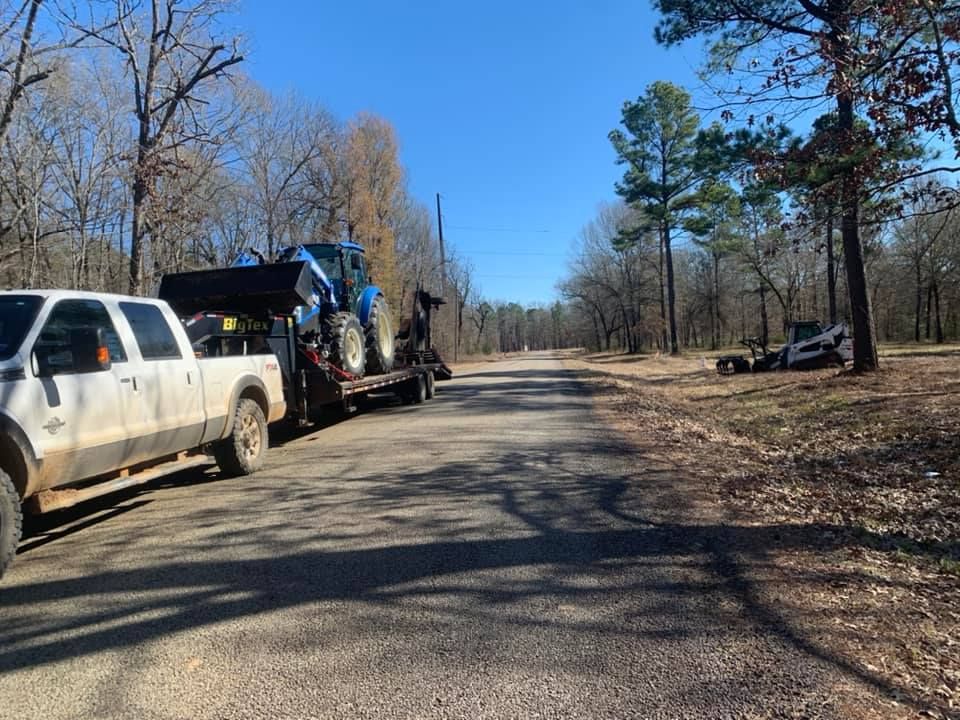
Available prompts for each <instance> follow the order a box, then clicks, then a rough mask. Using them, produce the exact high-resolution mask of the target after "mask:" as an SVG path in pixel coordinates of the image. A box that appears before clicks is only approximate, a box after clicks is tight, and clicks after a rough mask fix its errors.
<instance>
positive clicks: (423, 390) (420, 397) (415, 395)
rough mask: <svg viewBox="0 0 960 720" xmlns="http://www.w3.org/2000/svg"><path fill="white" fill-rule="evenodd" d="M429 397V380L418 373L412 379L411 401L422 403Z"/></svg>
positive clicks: (415, 403) (416, 403)
mask: <svg viewBox="0 0 960 720" xmlns="http://www.w3.org/2000/svg"><path fill="white" fill-rule="evenodd" d="M426 399H427V381H426V380H425V379H424V377H423V375H417V377H415V378H414V379H413V380H411V381H410V402H412V403H413V404H414V405H420V404H421V403H423V402H425V401H426Z"/></svg>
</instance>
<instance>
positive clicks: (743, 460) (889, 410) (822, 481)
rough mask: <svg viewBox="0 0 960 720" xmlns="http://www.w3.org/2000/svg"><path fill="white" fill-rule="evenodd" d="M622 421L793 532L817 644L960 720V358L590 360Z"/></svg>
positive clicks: (746, 517)
mask: <svg viewBox="0 0 960 720" xmlns="http://www.w3.org/2000/svg"><path fill="white" fill-rule="evenodd" d="M568 362H569V363H570V365H571V366H573V367H577V368H579V369H581V370H584V371H586V374H588V375H589V376H590V377H592V378H594V380H595V381H596V383H597V384H596V388H597V398H598V402H599V403H600V404H601V406H603V407H604V408H606V410H607V411H608V412H609V413H610V415H611V417H613V418H615V422H616V423H617V424H618V425H619V426H620V427H621V428H622V429H624V430H625V431H626V432H627V433H628V434H629V435H631V436H632V437H633V438H634V439H635V440H636V441H637V442H639V443H641V444H642V445H643V447H644V448H645V451H646V452H648V453H652V454H656V455H657V456H659V458H660V459H662V460H665V461H667V462H669V463H671V464H673V465H674V466H675V467H677V468H678V470H682V471H683V473H684V474H686V475H687V476H689V477H694V478H699V479H700V481H701V482H702V486H703V487H704V488H707V489H709V491H710V492H711V493H712V494H713V498H714V500H715V502H717V503H718V504H720V505H722V506H723V507H724V508H726V510H727V511H728V512H729V513H730V514H731V517H735V518H736V521H737V522H738V523H744V524H747V525H750V524H754V525H763V526H771V525H775V524H781V525H782V526H783V527H784V528H792V529H794V530H793V531H794V532H796V533H800V534H801V535H802V538H803V542H802V543H800V544H785V545H784V547H780V548H770V555H771V557H773V558H774V559H775V560H776V562H777V564H778V565H779V566H780V567H781V568H786V569H787V570H789V571H791V572H792V573H793V575H792V577H793V578H794V579H795V582H793V583H792V584H791V587H790V599H789V604H790V605H791V607H792V608H793V612H792V615H793V617H794V618H795V619H796V621H797V623H798V624H799V625H800V626H802V628H803V630H804V632H805V634H806V635H807V637H808V638H810V639H811V640H813V641H815V642H816V643H818V644H820V645H821V646H822V647H824V648H828V649H829V650H830V651H831V652H835V653H837V654H838V656H840V657H842V658H844V659H845V660H846V661H848V662H850V663H851V667H852V668H854V670H853V671H854V672H855V674H860V675H861V676H862V677H863V678H867V679H868V680H869V679H872V680H873V681H875V682H874V684H876V685H878V686H880V687H883V688H885V689H886V692H887V695H888V696H889V697H890V699H891V702H892V703H893V704H894V705H896V706H897V707H899V708H901V710H902V709H904V708H912V709H913V710H915V711H918V712H920V711H922V712H923V713H925V716H927V717H960V354H957V353H956V352H946V353H939V354H938V353H929V352H917V353H915V354H914V353H905V354H900V355H898V356H896V357H887V358H884V359H883V362H882V368H881V370H879V371H877V372H874V373H869V374H863V375H856V374H853V373H850V372H838V371H837V370H819V371H810V372H803V373H801V372H780V373H768V374H756V375H753V374H745V375H729V376H721V375H717V374H716V373H715V372H714V371H713V363H712V361H711V360H707V359H706V358H659V357H653V356H622V355H621V356H612V355H594V356H583V357H580V358H578V359H573V360H569V361H568Z"/></svg>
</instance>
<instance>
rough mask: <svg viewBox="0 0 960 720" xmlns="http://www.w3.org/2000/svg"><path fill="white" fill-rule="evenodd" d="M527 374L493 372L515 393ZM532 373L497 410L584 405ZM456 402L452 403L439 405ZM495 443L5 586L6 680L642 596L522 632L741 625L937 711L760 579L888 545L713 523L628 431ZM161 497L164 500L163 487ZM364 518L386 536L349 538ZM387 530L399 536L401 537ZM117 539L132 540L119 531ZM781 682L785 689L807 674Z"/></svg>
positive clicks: (683, 631) (211, 518)
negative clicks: (129, 656) (303, 619)
mask: <svg viewBox="0 0 960 720" xmlns="http://www.w3.org/2000/svg"><path fill="white" fill-rule="evenodd" d="M515 375H516V374H515V373H503V374H502V375H497V374H495V373H493V374H490V373H484V376H486V377H491V376H496V377H498V378H499V379H500V380H502V381H504V380H507V379H508V378H510V377H514V376H515ZM520 378H521V379H520V380H517V381H509V382H499V383H497V384H496V388H498V390H497V394H499V395H500V397H501V404H500V405H499V407H503V403H502V398H503V395H502V394H503V393H512V394H515V395H516V397H513V398H512V399H511V400H510V408H511V410H513V409H515V408H516V407H522V406H523V405H524V403H528V404H529V405H530V406H531V407H533V406H535V405H536V403H537V402H538V400H537V398H536V397H534V395H536V393H538V392H539V393H544V392H550V393H553V394H555V396H556V397H559V398H561V400H560V403H561V406H562V405H563V403H570V404H571V406H572V407H573V408H574V409H575V408H576V407H579V408H580V409H581V410H583V409H585V408H586V407H587V406H588V400H586V399H585V395H586V392H585V390H584V389H583V387H582V386H580V385H579V383H578V382H577V376H576V375H575V374H573V373H570V372H568V371H537V372H536V373H535V374H531V375H529V376H526V375H521V376H520ZM531 383H532V385H533V387H531ZM448 387H449V390H448V392H447V393H446V395H447V396H449V400H448V401H447V402H448V408H449V411H451V412H452V411H453V410H454V409H455V408H457V407H460V408H462V407H463V406H464V404H465V403H469V404H470V405H471V407H474V406H475V404H476V403H485V402H488V403H490V408H489V411H491V412H493V411H495V410H496V407H497V404H496V399H495V397H493V396H491V397H489V398H488V397H486V390H484V389H483V386H481V387H476V386H472V385H465V386H456V385H451V386H448ZM491 387H493V386H491ZM494 395H495V394H494ZM540 402H541V404H542V400H541V401H540ZM448 408H444V407H442V406H441V405H439V404H438V405H437V406H436V407H435V409H434V411H435V412H438V413H442V412H447V411H448ZM486 442H487V444H483V443H482V442H481V443H480V444H479V445H478V446H477V447H475V448H474V451H473V453H472V454H471V456H470V457H467V458H464V459H460V460H457V461H453V462H446V463H443V464H440V465H438V466H428V467H423V468H420V469H410V470H406V471H404V472H402V473H400V472H393V473H391V472H383V471H377V472H373V471H370V472H368V473H359V472H358V473H356V474H354V475H352V476H351V477H349V478H337V479H336V480H335V481H334V480H329V481H323V480H321V479H320V478H317V479H316V480H314V481H305V479H304V478H303V477H302V476H294V475H291V476H290V477H285V476H282V475H280V476H275V477H272V478H271V479H270V482H269V483H261V484H259V485H256V486H251V484H250V482H249V481H228V482H224V483H222V484H220V483H218V485H217V486H215V490H213V489H211V491H215V492H216V493H217V494H218V495H219V496H220V499H221V503H220V505H219V507H217V508H215V509H207V508H204V507H203V504H202V503H197V507H196V508H195V509H193V510H192V511H190V513H189V518H188V519H189V524H190V525H191V526H192V527H193V528H195V529H196V531H197V533H198V537H195V538H191V539H190V542H189V544H188V545H186V546H184V547H183V548H182V551H183V552H182V557H183V558H184V559H182V560H176V561H170V560H164V561H157V562H144V564H143V565H142V566H138V567H135V568H129V569H113V568H105V569H103V570H99V571H95V572H87V573H85V574H82V575H77V576H70V577H64V578H57V579H49V580H39V581H30V582H22V583H19V584H11V585H9V586H8V587H3V588H2V589H0V608H2V611H3V613H4V615H5V616H7V617H12V616H17V617H18V619H19V620H18V622H16V623H10V624H9V625H8V626H5V627H4V628H3V629H0V674H2V673H9V672H13V671H16V670H21V669H25V668H30V667H35V666H38V665H45V664H51V663H56V662H59V661H62V660H65V659H68V658H76V657H84V656H91V655H94V654H96V653H99V652H102V651H105V650H110V649H116V648H121V647H127V646H133V645H137V644H140V643H144V642H148V641H150V640H153V639H156V638H161V637H164V636H167V635H170V634H173V633H183V632H188V631H192V630H196V629H198V628H202V627H206V626H211V625H215V624H221V623H223V622H225V621H229V620H232V619H236V618H242V617H249V616H254V615H262V614H268V613H275V612H278V611H282V610H285V609H290V608H297V607H306V606H314V605H316V604H318V603H319V604H323V603H332V604H335V603H343V602H351V603H360V604H364V605H368V606H371V607H376V608H390V607H395V606H405V605H406V604H409V603H411V602H414V603H429V606H430V608H431V610H432V611H433V612H435V613H437V614H439V615H441V616H443V617H445V618H448V619H449V620H450V621H451V622H462V621H464V620H465V619H472V620H476V621H482V622H485V623H502V622H507V620H505V618H506V617H508V616H510V613H511V612H512V608H514V607H516V605H517V603H519V602H520V601H523V600H529V599H531V598H538V599H547V598H549V599H550V600H551V602H552V603H554V604H556V603H559V604H562V605H570V606H573V607H580V606H582V607H583V608H585V609H589V607H590V606H592V605H594V604H599V603H600V602H601V601H602V599H603V598H604V597H605V598H608V599H609V598H610V597H617V598H626V599H628V600H629V602H627V605H626V608H625V610H624V612H623V614H622V615H620V616H617V617H614V618H602V617H593V616H591V615H590V613H589V612H587V610H585V611H584V612H583V613H580V614H578V615H575V617H573V618H570V617H566V616H564V615H562V614H560V613H553V614H551V613H547V612H544V613H543V614H542V615H541V616H540V617H538V618H536V619H530V618H527V619H522V620H517V619H515V618H514V619H511V620H509V622H516V623H519V624H524V623H526V624H529V625H536V624H541V625H544V626H549V627H551V628H553V629H555V630H558V631H562V632H564V633H569V634H572V635H577V634H587V633H595V632H602V633H605V634H609V635H621V636H627V637H628V638H629V639H632V640H636V641H638V642H639V641H642V640H644V639H648V640H652V639H663V638H668V637H669V638H688V639H689V638H702V639H703V641H704V642H710V641H712V640H711V639H715V638H721V639H722V641H723V642H730V643H736V642H741V638H742V636H743V635H744V634H745V633H746V634H750V635H751V637H752V636H753V635H757V634H759V635H760V636H763V637H765V638H768V639H770V640H771V641H772V642H774V643H779V644H782V646H783V647H785V648H789V649H790V650H791V652H794V653H796V654H799V655H803V656H807V657H809V658H812V659H813V661H814V664H817V665H820V666H822V667H826V668H832V669H833V670H835V671H840V672H841V673H843V674H845V675H846V676H848V677H849V678H853V679H856V680H857V681H859V682H862V683H865V684H867V685H869V686H871V687H873V688H875V689H877V690H879V691H881V692H882V693H885V694H892V693H896V694H897V695H898V696H899V697H900V699H901V701H904V702H907V703H909V704H911V705H912V706H913V707H914V708H915V709H918V710H919V709H926V708H929V707H933V706H932V705H930V704H929V702H928V701H927V700H925V699H923V698H919V697H916V696H915V695H912V694H911V693H910V692H909V691H908V690H907V689H905V688H904V687H898V686H895V685H893V684H891V683H890V682H889V681H887V680H886V679H884V678H882V677H881V676H879V675H878V674H877V673H874V672H871V671H869V670H867V669H865V668H863V667H862V666H860V665H858V664H856V663H854V662H852V661H851V660H849V659H848V658H845V657H843V656H840V655H838V654H836V653H834V652H831V651H830V650H828V649H826V648H825V647H823V646H822V645H820V644H818V642H817V641H816V640H815V639H813V638H811V637H809V636H808V635H807V634H805V632H804V631H803V630H801V629H800V628H801V627H802V626H804V624H805V623H809V622H816V618H810V617H804V618H803V621H804V622H803V623H799V622H797V618H798V614H800V613H802V612H803V610H802V609H799V608H797V607H788V606H785V605H778V604H776V603H774V602H771V600H770V599H769V595H768V593H766V589H767V588H766V587H765V586H763V584H762V581H759V580H757V579H756V575H757V573H758V571H759V572H761V574H762V571H763V570H764V569H765V568H767V567H768V566H769V565H771V563H772V560H771V554H772V553H774V552H778V551H783V550H792V549H803V550H810V549H821V550H823V551H831V550H834V549H836V548H838V547H842V546H846V545H848V544H850V543H863V544H864V545H865V546H867V545H872V544H873V545H875V544H876V543H879V542H882V541H883V540H884V538H883V537H882V536H879V535H876V534H873V533H870V532H868V531H866V530H863V531H862V532H860V533H854V534H851V533H850V532H847V530H849V528H844V527H840V526H834V525H827V524H777V525H768V526H742V525H735V524H729V523H724V522H703V521H702V520H700V519H698V518H697V517H696V516H695V515H694V514H693V513H692V511H691V510H690V509H689V507H688V505H687V503H686V501H685V499H684V495H683V491H682V490H681V489H680V488H679V483H678V481H677V480H678V474H677V469H676V468H671V467H664V466H663V465H660V464H658V463H657V462H656V461H654V460H652V459H648V458H645V457H644V456H643V455H641V454H638V453H637V452H636V451H635V449H634V448H631V447H628V446H626V445H624V444H622V443H621V441H620V440H618V439H617V438H615V437H602V436H596V434H591V433H584V436H583V437H581V438H580V439H579V440H577V441H575V442H566V443H565V444H564V446H563V447H562V448H558V447H557V446H556V445H555V444H552V443H547V442H542V443H541V444H539V445H537V444H534V445H533V446H531V447H528V448H525V450H524V451H523V452H504V451H503V450H502V449H500V450H498V446H497V442H496V438H490V439H489V440H488V441H486ZM611 458H615V459H616V460H615V461H613V462H611ZM190 477H193V478H198V477H202V476H198V475H196V474H193V475H191V476H190ZM190 477H187V478H185V479H182V480H179V481H178V480H175V481H174V482H189V481H190ZM151 492H156V493H158V494H162V488H158V487H153V489H152V490H151ZM478 506H483V507H485V509H486V510H488V511H489V512H486V513H483V514H481V515H479V517H483V518H495V520H493V519H491V520H486V521H484V522H478V521H476V520H475V517H477V514H476V513H473V512H470V510H471V509H474V510H475V509H476V508H477V507H478ZM224 507H228V508H229V507H235V508H236V510H235V512H237V513H240V512H243V511H244V510H245V509H247V508H250V507H257V508H262V510H261V515H260V516H259V517H258V521H257V522H256V523H236V522H231V523H227V522H225V519H226V518H224V510H223V508H224ZM140 509H142V505H141V506H140V507H136V506H131V507H129V510H131V511H137V510H140ZM360 516H362V517H364V518H366V519H367V520H368V521H369V523H370V524H371V525H372V527H373V530H367V531H365V532H360V531H358V530H356V528H354V527H353V526H352V523H354V522H355V520H356V518H357V517H360ZM111 519H112V517H111V516H109V515H108V516H107V517H106V518H105V520H106V521H109V520H111ZM238 525H239V527H238ZM229 527H233V528H234V529H228V528H229ZM297 527H299V528H300V529H312V540H311V541H310V542H305V541H304V536H303V535H302V534H297V533H295V532H293V531H292V530H294V529H296V528H297ZM80 529H83V528H80ZM130 532H133V531H130ZM391 537H393V538H399V541H393V542H388V541H387V538H391ZM414 538H419V539H416V540H414ZM57 539H59V538H53V540H57ZM115 539H116V541H117V542H119V543H122V542H124V541H125V540H126V539H132V538H125V537H124V535H123V533H122V532H118V536H117V537H116V538H115ZM222 546H229V547H230V548H232V550H233V556H232V557H223V556H222V555H220V554H219V553H218V552H217V548H219V547H222ZM237 555H239V556H240V559H238V558H237V557H236V556H237ZM186 558H190V559H186ZM521 568H523V569H526V570H533V571H534V574H533V576H532V577H525V578H524V579H522V580H519V581H518V580H517V579H516V578H514V577H513V574H512V571H514V570H517V569H521ZM585 573H590V574H596V575H598V576H599V578H600V579H599V581H598V583H599V584H597V583H592V584H589V585H584V584H583V583H582V581H581V580H582V577H583V575H584V574H585ZM477 578H481V579H482V582H478V581H477ZM812 579H821V580H825V581H827V582H834V583H838V582H839V583H856V582H857V581H858V578H857V577H856V576H855V575H851V574H850V573H849V572H848V571H842V570H840V569H837V570H836V571H833V572H831V573H830V574H829V576H826V577H823V578H810V577H799V576H798V577H797V578H796V579H795V581H796V582H797V583H800V582H806V581H810V580H812ZM80 600H83V602H82V603H80V602H78V601H80ZM63 601H68V602H71V603H74V604H75V605H76V607H77V608H78V609H77V610H76V612H74V613H73V614H72V615H71V616H69V617H67V618H63V617H60V616H58V615H56V614H53V613H45V612H44V610H45V608H46V607H47V606H49V605H50V604H52V603H57V602H63ZM631 602H636V603H637V605H636V607H634V606H632V605H631V604H630V603H631ZM80 608H83V609H80ZM640 616H644V617H643V622H640V621H638V620H637V618H638V617H640ZM23 617H27V618H29V619H30V621H29V622H25V621H24V620H23ZM828 620H829V619H828V618H823V622H824V623H826V622H827V621H828ZM317 641H318V642H322V639H319V638H318V640H317ZM729 672H730V673H731V681H732V682H733V681H735V682H737V683H740V685H739V687H740V690H741V691H742V692H743V693H744V697H749V693H750V692H751V687H752V686H751V680H750V678H749V677H748V676H746V675H745V676H743V677H739V678H735V677H734V675H735V671H734V669H733V668H731V669H730V670H729ZM770 672H783V673H785V674H784V677H787V678H789V677H790V676H791V673H793V672H794V670H793V669H791V668H785V669H782V670H774V669H770Z"/></svg>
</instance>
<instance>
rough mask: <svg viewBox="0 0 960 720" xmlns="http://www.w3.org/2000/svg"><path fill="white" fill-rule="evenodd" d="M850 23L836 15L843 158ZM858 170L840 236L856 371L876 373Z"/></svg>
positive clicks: (846, 197)
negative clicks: (861, 233) (873, 371)
mask: <svg viewBox="0 0 960 720" xmlns="http://www.w3.org/2000/svg"><path fill="white" fill-rule="evenodd" d="M849 24H850V22H849V19H848V18H847V17H846V16H845V15H843V16H841V15H839V14H838V15H836V16H835V19H834V22H833V27H832V28H831V36H832V37H831V44H832V45H833V50H834V57H835V58H836V62H835V65H834V68H835V74H836V77H835V78H834V80H835V82H836V84H837V87H838V88H839V91H838V93H837V128H838V129H839V131H840V135H841V141H842V142H843V146H844V148H843V149H844V154H848V153H850V152H851V150H852V147H851V143H852V141H853V129H854V123H853V120H854V115H853V90H852V87H851V83H853V82H855V79H854V77H853V75H854V72H853V68H852V67H851V65H850V48H849V47H848V46H847V43H848V39H847V38H849V35H850V34H849ZM855 172H856V169H855V168H854V167H852V166H850V165H846V166H845V167H844V169H843V173H842V183H841V217H840V233H841V235H842V237H843V256H844V260H845V264H846V268H847V290H848V292H849V293H850V314H851V316H852V318H853V369H854V370H855V371H857V372H866V371H869V370H876V369H877V366H878V362H877V339H876V330H875V329H874V327H873V309H872V308H871V306H870V290H869V285H868V284H867V269H866V267H865V265H864V261H863V242H862V240H861V238H860V190H861V186H860V183H859V182H858V180H857V177H856V175H855Z"/></svg>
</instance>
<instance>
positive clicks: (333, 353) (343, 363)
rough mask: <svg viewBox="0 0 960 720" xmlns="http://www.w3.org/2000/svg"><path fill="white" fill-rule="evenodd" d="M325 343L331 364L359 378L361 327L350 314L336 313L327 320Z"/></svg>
mask: <svg viewBox="0 0 960 720" xmlns="http://www.w3.org/2000/svg"><path fill="white" fill-rule="evenodd" d="M326 336H327V341H328V342H329V343H330V359H331V360H332V361H333V364H334V365H336V366H337V367H339V368H340V369H341V370H344V371H346V372H348V373H350V374H351V375H356V376H357V377H361V376H362V375H363V370H364V365H365V363H364V360H365V359H366V358H365V357H364V355H365V353H364V345H365V342H364V338H363V327H361V325H360V321H359V320H357V316H356V315H354V314H352V313H346V312H342V313H336V314H335V315H333V316H332V317H330V318H329V319H328V320H327V325H326Z"/></svg>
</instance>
